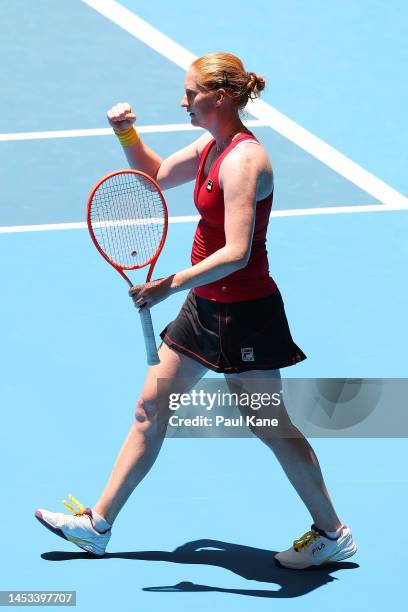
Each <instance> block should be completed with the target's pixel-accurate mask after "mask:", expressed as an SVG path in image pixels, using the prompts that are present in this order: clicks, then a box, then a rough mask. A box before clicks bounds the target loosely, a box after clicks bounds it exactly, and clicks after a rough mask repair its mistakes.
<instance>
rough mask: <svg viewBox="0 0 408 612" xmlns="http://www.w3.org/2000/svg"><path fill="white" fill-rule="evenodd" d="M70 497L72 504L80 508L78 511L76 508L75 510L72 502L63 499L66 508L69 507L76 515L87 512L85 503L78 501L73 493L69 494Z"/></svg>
mask: <svg viewBox="0 0 408 612" xmlns="http://www.w3.org/2000/svg"><path fill="white" fill-rule="evenodd" d="M68 499H69V501H70V502H71V503H72V504H74V506H76V508H77V510H78V511H76V510H75V508H73V507H72V506H71V505H70V504H69V503H68V502H67V500H66V499H63V500H62V503H63V504H64V506H65V507H66V508H68V510H69V511H70V512H72V514H75V516H81V515H82V514H85V510H86V508H85V506H84V505H83V504H81V502H80V501H78V500H77V499H75V497H74V496H73V495H71V493H70V494H69V495H68Z"/></svg>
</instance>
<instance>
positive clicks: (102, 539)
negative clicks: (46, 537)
mask: <svg viewBox="0 0 408 612" xmlns="http://www.w3.org/2000/svg"><path fill="white" fill-rule="evenodd" d="M69 500H70V501H71V502H72V503H73V504H74V505H75V506H76V507H77V509H78V511H77V512H76V511H75V510H74V508H73V507H72V506H71V505H70V504H68V503H67V502H66V501H65V500H63V502H62V503H63V504H64V505H65V506H66V507H67V508H68V510H70V512H72V514H64V513H63V512H50V511H49V510H44V509H43V508H38V510H36V512H35V517H36V518H37V519H38V520H39V521H40V523H41V524H42V525H44V527H46V528H47V529H49V530H50V531H52V532H53V533H55V534H56V535H58V536H60V537H61V538H64V539H65V540H68V541H69V542H72V543H73V544H75V545H76V546H79V548H82V549H83V550H86V551H87V552H90V553H92V554H93V555H97V556H102V555H104V554H105V549H106V546H107V545H108V542H109V540H110V537H111V529H110V528H109V529H108V530H107V531H104V532H99V531H97V530H96V529H95V525H94V521H93V518H92V510H91V508H85V506H83V505H82V504H81V502H79V501H78V500H76V499H75V497H73V496H72V495H69Z"/></svg>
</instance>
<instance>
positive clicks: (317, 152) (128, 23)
mask: <svg viewBox="0 0 408 612" xmlns="http://www.w3.org/2000/svg"><path fill="white" fill-rule="evenodd" d="M81 1H82V2H83V3H84V4H87V5H88V6H89V7H91V8H93V9H94V10H95V11H97V12H98V13H100V14H101V15H103V16H104V17H106V18H107V19H109V20H110V21H112V22H113V23H115V24H116V25H118V26H119V27H121V28H122V29H123V30H125V31H126V32H128V33H129V34H131V35H132V36H134V37H135V38H137V39H138V40H140V41H142V42H143V43H145V44H146V45H148V46H149V47H150V48H151V49H154V50H155V51H157V52H158V53H160V54H161V55H163V56H164V57H166V58H167V59H169V60H170V61H172V62H173V63H174V64H176V65H177V66H180V67H181V68H183V69H184V70H187V68H188V67H189V65H190V64H191V62H192V61H194V59H196V56H195V55H194V54H193V53H191V52H190V51H188V50H187V49H185V48H184V47H182V46H181V45H179V44H178V43H176V42H175V41H174V40H172V39H171V38H170V37H168V36H166V35H165V34H163V33H162V32H160V31H159V30H157V29H156V28H154V27H153V26H151V25H150V24H149V23H147V22H146V21H144V20H143V19H141V18H140V17H138V16H137V15H135V13H132V12H131V11H130V10H129V9H127V8H125V7H124V6H122V5H121V4H119V3H118V2H116V1H115V0H81ZM247 110H248V112H250V114H251V115H253V116H254V117H256V118H257V119H260V120H261V121H264V122H265V123H266V124H267V125H269V126H270V127H271V128H272V129H274V130H275V131H276V132H278V133H279V134H281V135H282V136H284V137H285V138H287V139H288V140H290V141H291V142H293V143H295V144H296V145H297V146H298V147H301V148H302V149H304V150H305V151H307V152H308V153H310V154H311V155H313V157H316V159H318V160H319V161H321V162H322V163H324V164H325V165H326V166H328V167H329V168H331V169H332V170H335V172H337V173H338V174H340V175H341V176H344V178H346V179H347V180H349V181H350V182H352V183H354V184H355V185H357V186H358V187H360V188H361V189H363V190H364V191H365V192H366V193H368V194H370V195H371V196H373V197H374V198H376V199H377V200H379V201H380V202H382V203H383V204H388V205H391V206H398V207H399V208H402V209H404V208H407V207H408V198H407V197H406V196H404V195H403V194H402V193H400V192H399V191H397V190H396V189H394V188H393V187H391V186H390V185H388V184H387V183H385V182H384V181H382V180H381V179H379V178H378V177H376V176H375V175H374V174H372V173H371V172H368V170H365V169H364V168H363V167H362V166H360V165H359V164H357V163H356V162H353V161H352V160H351V159H350V158H348V157H347V156H346V155H343V154H342V153H340V152H339V151H337V149H335V148H334V147H332V146H330V145H329V144H327V143H326V142H324V141H323V140H322V139H321V138H319V137H318V136H315V135H314V134H312V133H311V132H309V131H308V130H306V129H305V128H303V127H302V126H300V125H299V124H297V123H296V122H295V121H292V120H291V119H289V118H288V117H286V116H285V115H284V114H283V113H280V112H279V111H278V110H277V109H275V108H273V107H272V106H271V105H269V104H268V103H267V102H265V101H264V100H257V101H256V102H253V103H251V105H250V106H249V105H248V106H247Z"/></svg>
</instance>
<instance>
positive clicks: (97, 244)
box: [86, 169, 169, 287]
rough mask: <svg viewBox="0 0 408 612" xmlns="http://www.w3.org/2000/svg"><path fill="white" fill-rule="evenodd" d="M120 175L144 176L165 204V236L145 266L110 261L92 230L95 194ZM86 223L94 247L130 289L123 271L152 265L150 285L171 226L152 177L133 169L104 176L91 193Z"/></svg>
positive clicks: (149, 275)
mask: <svg viewBox="0 0 408 612" xmlns="http://www.w3.org/2000/svg"><path fill="white" fill-rule="evenodd" d="M118 174H136V175H138V176H143V178H145V179H147V180H148V181H150V183H151V184H152V185H154V187H155V188H156V190H157V192H158V194H159V195H160V198H161V201H162V204H163V209H164V230H163V236H162V239H161V241H160V244H159V246H158V247H157V251H156V253H155V254H154V255H153V257H152V258H151V259H149V260H148V261H147V262H146V263H144V264H143V265H136V266H119V265H118V264H117V263H116V262H114V261H112V259H110V258H109V257H108V256H107V255H106V253H105V252H104V251H103V250H102V248H101V247H100V246H99V243H98V240H97V239H96V236H95V234H94V231H93V229H92V224H91V208H92V200H93V197H94V195H95V192H96V191H97V189H99V187H100V186H101V185H102V184H103V183H104V182H106V181H107V180H108V179H110V178H112V177H113V176H117V175H118ZM86 222H87V225H88V230H89V233H90V235H91V238H92V242H93V243H94V245H95V247H96V248H97V250H98V251H99V253H100V254H101V255H102V257H103V258H104V259H105V260H106V261H107V262H108V263H109V264H110V265H111V266H112V267H113V268H115V270H116V271H117V272H119V274H120V275H121V276H122V277H123V278H124V279H125V281H126V282H127V283H128V284H129V286H130V287H133V283H132V281H131V280H130V278H129V277H128V276H127V275H126V274H125V273H124V272H123V270H140V269H141V268H145V267H146V266H148V265H149V264H150V269H149V272H148V274H147V277H146V281H145V282H146V283H148V282H149V281H150V279H151V277H152V274H153V270H154V266H155V265H156V262H157V259H158V257H159V255H160V253H161V251H162V249H163V246H164V243H165V242H166V237H167V229H168V225H169V215H168V210H167V204H166V200H165V199H164V196H163V194H162V191H161V189H160V187H159V185H158V183H157V182H156V181H155V180H154V179H153V178H152V177H151V176H149V175H148V174H146V173H145V172H141V171H140V170H132V169H125V170H115V171H114V172H110V173H109V174H106V175H105V176H103V177H102V178H101V179H99V181H98V182H97V183H96V184H95V185H94V186H93V187H92V190H91V193H90V194H89V198H88V204H87V211H86Z"/></svg>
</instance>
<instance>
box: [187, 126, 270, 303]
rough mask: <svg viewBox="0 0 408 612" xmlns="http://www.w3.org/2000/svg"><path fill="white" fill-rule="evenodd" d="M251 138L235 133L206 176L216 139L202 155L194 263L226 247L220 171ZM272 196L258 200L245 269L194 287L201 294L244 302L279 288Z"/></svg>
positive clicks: (197, 187) (225, 300) (193, 249)
mask: <svg viewBox="0 0 408 612" xmlns="http://www.w3.org/2000/svg"><path fill="white" fill-rule="evenodd" d="M249 139H250V140H255V141H257V139H256V138H255V136H253V135H252V134H247V133H242V134H239V135H238V136H236V137H235V138H234V139H233V141H232V142H231V144H230V145H229V146H228V147H227V148H226V149H225V151H223V153H222V154H221V155H220V157H219V158H218V159H217V160H216V161H215V162H214V164H213V165H212V167H211V169H210V172H209V174H208V176H207V177H206V178H205V179H204V178H203V170H204V164H205V160H206V158H207V155H208V153H209V151H210V149H211V148H212V147H213V146H214V144H215V140H214V139H213V140H211V141H210V142H209V143H208V144H207V146H206V147H205V148H204V150H203V152H202V154H201V157H200V165H199V168H198V173H197V178H196V183H195V188H194V203H195V205H196V208H197V210H198V212H199V213H200V215H201V219H200V221H199V223H198V226H197V229H196V232H195V235H194V241H193V247H192V251H191V263H192V265H193V266H194V265H196V264H197V263H199V262H200V261H202V260H203V259H205V258H206V257H208V256H209V255H211V254H212V253H214V252H215V251H217V250H218V249H220V248H222V247H223V246H225V233H224V194H223V190H222V189H221V187H220V185H219V182H218V171H219V168H220V165H221V163H222V161H223V159H224V158H225V157H226V156H227V155H228V153H229V152H230V151H232V149H233V148H234V147H236V146H237V144H238V143H239V142H242V141H243V140H249ZM272 199H273V192H272V193H271V194H270V195H269V196H268V197H267V198H265V199H264V200H261V201H259V202H257V205H256V217H255V228H254V235H253V240H252V247H251V254H250V257H249V261H248V264H247V265H246V266H245V268H241V269H240V270H237V271H236V272H233V273H232V274H229V275H228V276H225V277H224V278H222V279H220V280H217V281H215V282H213V283H209V284H207V285H201V286H200V287H195V288H194V291H195V293H196V294H197V295H198V296H200V297H203V298H205V299H207V300H214V301H217V302H242V301H245V300H254V299H257V298H261V297H266V296H267V295H271V294H272V293H273V292H274V291H275V290H276V288H277V287H276V283H275V281H274V280H273V279H272V277H271V276H270V275H269V264H268V253H267V250H266V231H267V228H268V222H269V215H270V212H271V208H272Z"/></svg>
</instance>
